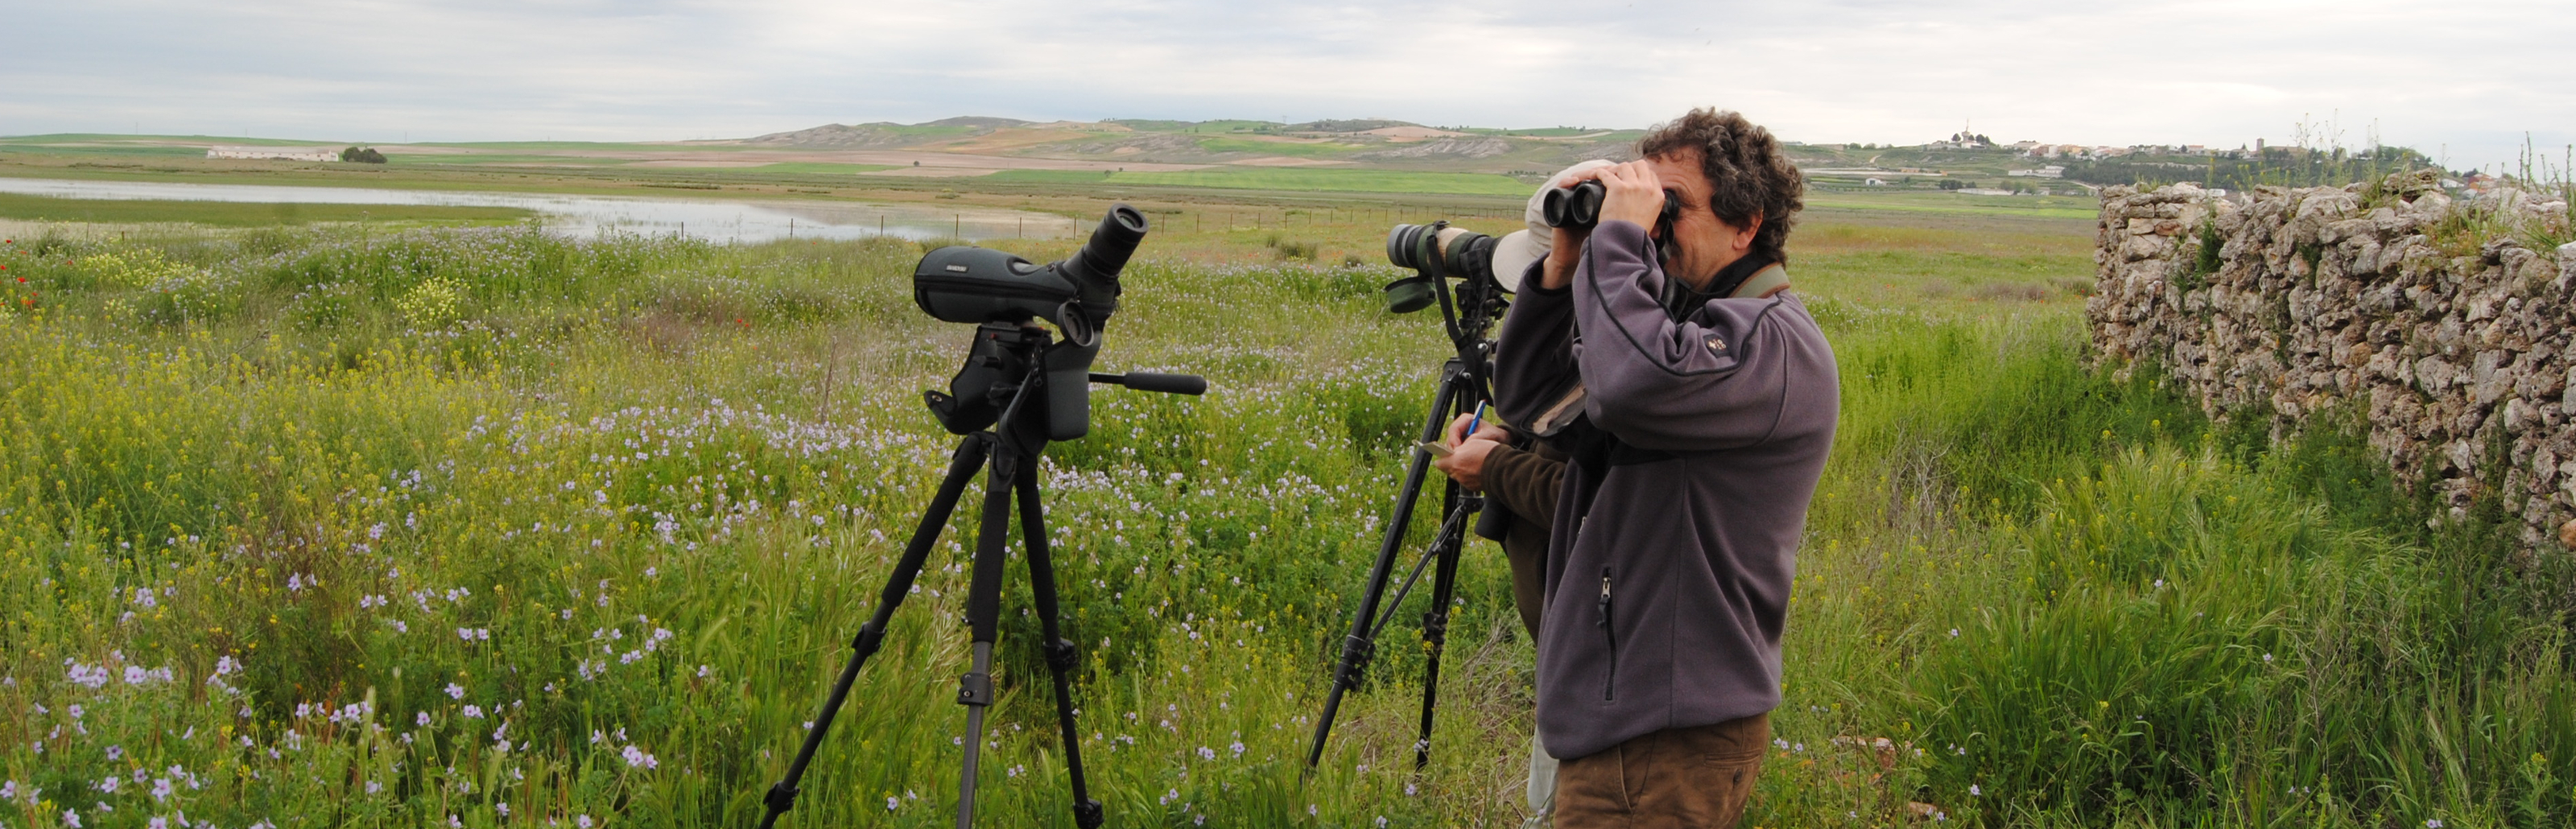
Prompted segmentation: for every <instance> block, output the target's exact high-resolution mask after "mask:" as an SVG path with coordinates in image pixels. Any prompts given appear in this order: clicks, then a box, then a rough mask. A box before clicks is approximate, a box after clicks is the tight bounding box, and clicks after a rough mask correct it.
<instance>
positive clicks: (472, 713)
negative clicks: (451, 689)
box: [465, 705, 483, 720]
mask: <svg viewBox="0 0 2576 829" xmlns="http://www.w3.org/2000/svg"><path fill="white" fill-rule="evenodd" d="M465 718H466V719H469V720H479V719H482V718H483V707H482V706H479V705H468V706H465Z"/></svg>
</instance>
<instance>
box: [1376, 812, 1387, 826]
mask: <svg viewBox="0 0 2576 829" xmlns="http://www.w3.org/2000/svg"><path fill="white" fill-rule="evenodd" d="M1377 829H1386V816H1385V815H1378V816H1377Z"/></svg>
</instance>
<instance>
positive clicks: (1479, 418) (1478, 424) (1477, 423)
mask: <svg viewBox="0 0 2576 829" xmlns="http://www.w3.org/2000/svg"><path fill="white" fill-rule="evenodd" d="M1485 406H1486V401H1477V403H1476V419H1474V420H1470V421H1467V434H1470V435H1472V434H1475V433H1476V430H1478V429H1483V428H1485Z"/></svg>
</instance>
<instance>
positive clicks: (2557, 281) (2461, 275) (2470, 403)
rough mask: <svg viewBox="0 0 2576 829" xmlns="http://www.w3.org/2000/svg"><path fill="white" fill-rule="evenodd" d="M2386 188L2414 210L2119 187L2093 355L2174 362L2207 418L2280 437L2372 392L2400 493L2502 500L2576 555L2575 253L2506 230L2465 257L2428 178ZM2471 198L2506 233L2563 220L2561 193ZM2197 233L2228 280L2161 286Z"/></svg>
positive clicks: (2339, 191)
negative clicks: (2262, 426)
mask: <svg viewBox="0 0 2576 829" xmlns="http://www.w3.org/2000/svg"><path fill="white" fill-rule="evenodd" d="M2380 187H2381V190H2380V192H2383V193H2390V194H2394V195H2396V196H2398V197H2400V198H2404V199H2407V201H2406V202H2404V203H2402V204H2383V205H2381V206H2377V207H2373V208H2371V209H2369V210H2367V211H2364V210H2362V209H2361V204H2360V198H2359V195H2358V192H2359V190H2360V188H2359V187H2358V186H2354V187H2345V188H2303V189H2291V188H2283V187H2269V186H2266V187H2258V188H2255V190H2254V192H2253V193H2250V194H2241V195H2237V196H2231V197H2229V198H2228V199H2225V200H2220V199H2214V198H2212V197H2210V196H2209V194H2208V192H2207V191H2202V190H2198V189H2196V188H2184V187H2167V188H2158V189H2155V190H2150V191H2147V192H2143V193H2141V192H2138V191H2136V190H2135V189H2134V188H2106V189H2105V190H2104V191H2103V213H2102V221H2101V223H2100V225H2099V227H2100V229H2101V233H2100V234H2099V237H2098V240H2097V241H2098V243H2099V247H2098V249H2097V251H2096V261H2097V262H2099V263H2100V264H2101V269H2100V275H2099V282H2100V285H2099V287H2098V288H2097V289H2096V290H2095V292H2094V294H2093V296H2092V297H2090V298H2088V299H2087V301H2086V303H2085V309H2086V314H2087V315H2088V317H2089V318H2091V319H2092V320H2094V321H2095V323H2096V325H2094V326H2092V329H2093V334H2094V336H2093V339H2094V346H2095V349H2094V350H2095V353H2096V355H2097V357H2098V359H2100V360H2102V361H2104V362H2105V363H2106V364H2116V365H2117V368H2115V371H2120V372H2126V371H2127V370H2128V368H2129V365H2128V363H2127V362H2126V361H2128V360H2129V359H2130V358H2131V357H2132V355H2161V356H2162V357H2163V358H2164V359H2163V360H2162V363H2161V364H2162V365H2163V366H2164V370H2165V371H2166V372H2168V376H2169V377H2170V379H2171V380H2172V381H2173V382H2174V383H2175V384H2176V387H2177V388H2178V389H2180V390H2182V391H2183V392H2184V393H2186V394H2189V395H2192V396H2194V397H2196V398H2197V399H2198V401H2199V402H2200V403H2201V406H2202V408H2203V409H2204V410H2205V411H2207V412H2209V413H2210V415H2211V416H2213V417H2218V418H2227V417H2231V416H2239V415H2240V413H2248V412H2250V411H2252V410H2251V409H2249V408H2248V407H2254V406H2263V407H2268V408H2269V410H2270V412H2271V415H2272V417H2273V418H2274V420H2273V422H2272V423H2271V424H2270V426H2271V427H2272V431H2273V433H2274V434H2276V435H2277V434H2284V433H2288V432H2294V431H2296V430H2297V429H2299V428H2301V427H2302V426H2303V425H2304V424H2303V423H2302V422H2301V420H2302V419H2303V418H2305V417H2307V416H2309V415H2311V414H2313V413H2315V412H2319V411H2324V410H2327V409H2331V408H2334V407H2336V406H2340V405H2345V403H2344V401H2355V402H2361V401H2366V402H2367V404H2368V405H2367V411H2368V413H2369V418H2370V420H2369V431H2368V435H2367V438H2368V443H2369V445H2370V446H2371V447H2372V449H2373V451H2375V452H2377V453H2379V454H2380V456H2381V458H2382V459H2383V460H2385V461H2386V462H2387V463H2388V464H2389V466H2390V469H2391V470H2392V471H2393V472H2394V473H2395V476H2396V477H2397V479H2398V481H2399V483H2400V484H2401V485H2402V486H2407V487H2414V486H2419V485H2421V486H2426V487H2428V489H2429V491H2430V492H2432V493H2434V494H2435V496H2436V497H2437V498H2438V499H2440V501H2441V503H2443V504H2444V505H2446V506H2448V507H2450V508H2451V510H2452V512H2453V514H2454V515H2465V509H2466V507H2467V506H2468V505H2469V503H2470V502H2471V500H2472V499H2474V498H2477V497H2480V495H2481V493H2487V494H2490V495H2492V496H2494V497H2497V498H2500V499H2502V500H2503V505H2504V506H2505V508H2506V509H2507V510H2508V511H2510V512H2513V513H2515V514H2519V515H2520V516H2521V517H2522V519H2523V526H2522V528H2521V529H2520V530H2519V532H2518V535H2519V536H2521V537H2524V538H2528V539H2537V540H2546V539H2548V538H2550V537H2551V536H2553V535H2555V536H2558V537H2560V538H2561V539H2562V540H2565V541H2566V542H2567V543H2568V544H2569V545H2570V546H2576V521H2571V520H2569V519H2571V518H2576V336H2570V332H2571V331H2576V297H2571V294H2576V243H2571V244H2568V245H2563V246H2559V247H2557V248H2556V249H2553V250H2550V251H2548V252H2547V253H2545V254H2544V253H2540V252H2535V251H2531V250H2527V249H2524V248H2522V247H2521V245H2520V244H2519V243H2518V242H2517V241H2516V239H2515V238H2514V237H2515V232H2512V231H2511V229H2510V227H2509V226H2508V227H2506V228H2505V229H2504V230H2502V231H2500V232H2497V233H2495V234H2493V235H2491V236H2490V237H2488V238H2485V239H2482V240H2480V241H2481V242H2482V244H2481V245H2480V246H2479V250H2478V255H2476V256H2452V255H2449V254H2448V253H2445V252H2444V251H2443V250H2441V249H2438V248H2436V247H2434V245H2433V244H2432V243H2431V241H2430V240H2429V239H2428V238H2427V235H2426V234H2427V231H2428V230H2429V229H2430V228H2429V227H2428V225H2429V224H2430V223H2432V222H2437V221H2441V220H2442V219H2443V217H2445V216H2447V215H2449V214H2450V212H2451V211H2453V210H2455V209H2458V208H2457V207H2456V206H2455V205H2454V203H2453V202H2452V200H2451V198H2450V197H2449V196H2447V195H2445V194H2443V193H2442V192H2441V191H2440V190H2439V189H2438V187H2436V186H2435V182H2434V181H2433V177H2432V174H2431V172H2430V171H2423V172H2417V173H2403V174H2397V175H2393V176H2390V177H2389V178H2388V179H2386V180H2384V181H2383V182H2381V183H2380ZM2476 204H2477V209H2478V210H2480V211H2481V216H2482V217H2483V216H2495V217H2501V218H2503V219H2505V220H2506V221H2507V224H2508V225H2509V224H2510V223H2511V222H2514V221H2533V220H2538V221H2548V222H2554V223H2563V222H2565V221H2567V217H2566V210H2567V207H2566V204H2565V202H2563V201H2561V200H2558V199H2557V198H2556V197H2555V196H2548V197H2539V196H2530V195H2524V194H2518V193H2512V192H2510V191H2506V192H2502V193H2500V194H2491V195H2488V196H2484V197H2481V198H2480V200H2479V201H2478V202H2476ZM2483 220H2484V219H2482V221H2483ZM2204 226H2206V227H2210V228H2213V229H2214V230H2215V231H2216V232H2217V233H2218V235H2219V260H2220V268H2219V271H2218V272H2217V273H2212V274H2203V275H2201V276H2199V277H2198V278H2197V279H2196V280H2194V282H2193V283H2192V284H2195V285H2198V286H2199V287H2197V288H2195V289H2194V290H2190V291H2183V290H2179V289H2177V288H2175V287H2174V286H2173V285H2171V284H2170V283H2169V282H2168V281H2167V277H2169V276H2177V275H2179V274H2182V273H2185V272H2186V271H2187V270H2188V269H2189V268H2190V266H2191V265H2192V261H2191V260H2192V258H2193V257H2195V256H2197V255H2198V253H2199V250H2200V248H2199V246H2198V244H2197V242H2196V234H2197V233H2198V232H2199V231H2198V229H2199V228H2201V227H2204ZM2558 226H2560V227H2563V226H2564V225H2563V224H2559V225H2558ZM2491 449H2492V450H2494V451H2490V450H2491ZM2481 481H2501V482H2502V483H2503V488H2502V489H2500V490H2495V491H2493V492H2487V490H2486V488H2485V484H2482V483H2481ZM2534 496H2545V497H2534Z"/></svg>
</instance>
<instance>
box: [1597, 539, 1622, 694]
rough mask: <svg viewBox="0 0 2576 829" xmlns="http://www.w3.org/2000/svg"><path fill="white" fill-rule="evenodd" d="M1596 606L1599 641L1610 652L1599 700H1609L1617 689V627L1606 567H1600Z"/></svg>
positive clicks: (1608, 569) (1602, 676)
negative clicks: (1597, 610)
mask: <svg viewBox="0 0 2576 829" xmlns="http://www.w3.org/2000/svg"><path fill="white" fill-rule="evenodd" d="M1598 607H1599V608H1600V609H1601V620H1600V623H1599V624H1600V626H1601V642H1602V644H1604V645H1606V646H1608V647H1609V654H1610V669H1609V670H1608V671H1605V672H1603V673H1602V675H1601V701H1602V702H1609V701H1611V700H1612V699H1615V698H1616V696H1615V694H1616V692H1617V690H1618V681H1619V628H1618V626H1616V625H1614V624H1612V621H1613V619H1614V618H1615V617H1613V616H1612V615H1611V610H1612V609H1613V608H1612V605H1611V593H1610V568H1608V567H1603V568H1601V598H1600V600H1599V602H1598Z"/></svg>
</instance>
